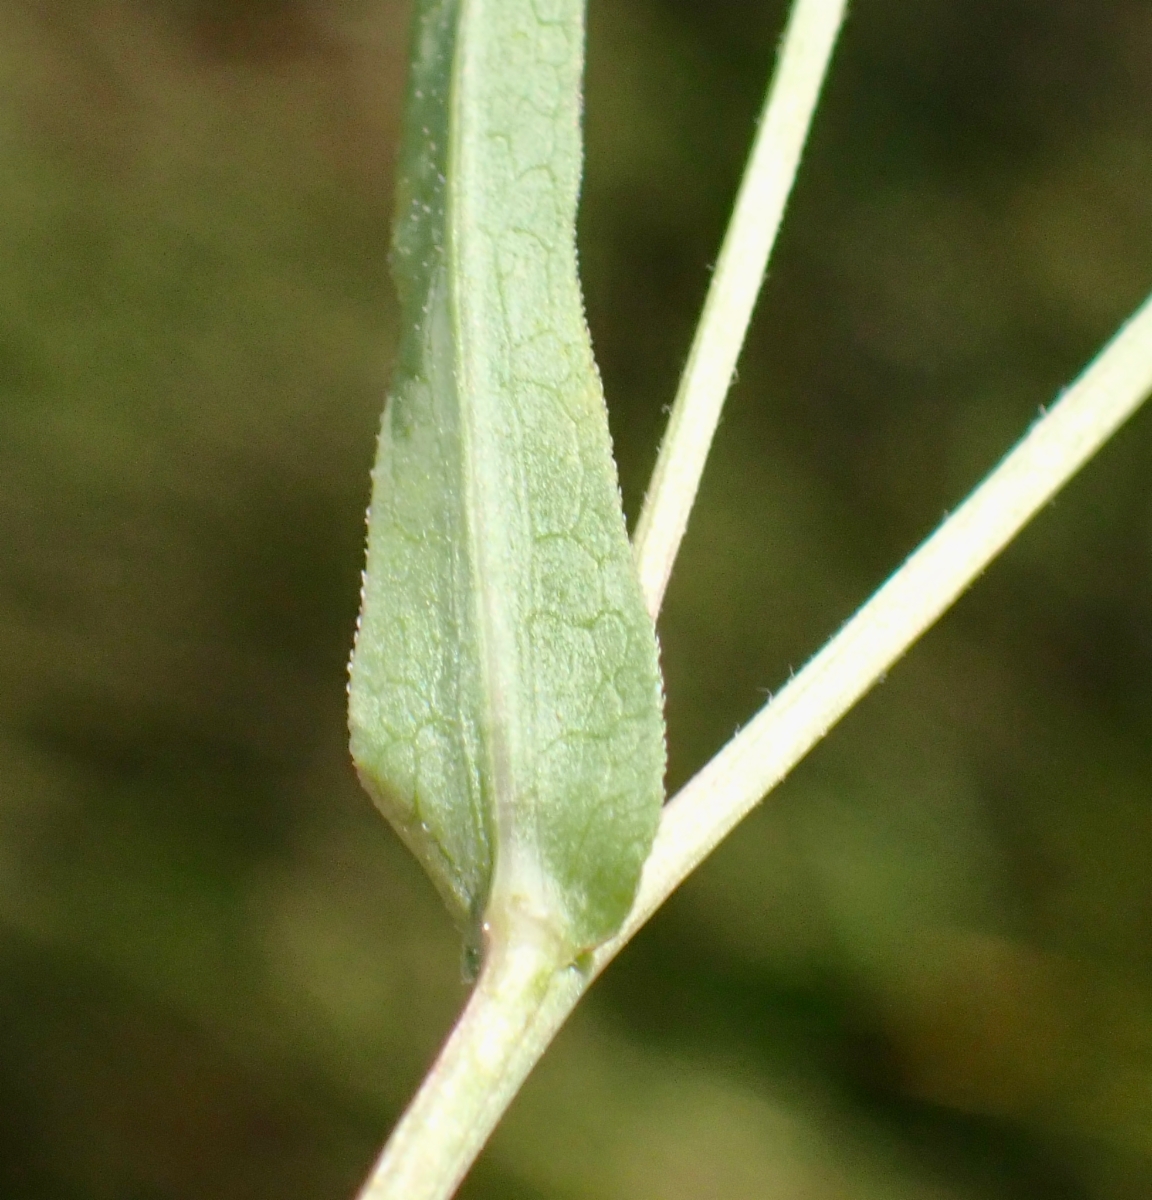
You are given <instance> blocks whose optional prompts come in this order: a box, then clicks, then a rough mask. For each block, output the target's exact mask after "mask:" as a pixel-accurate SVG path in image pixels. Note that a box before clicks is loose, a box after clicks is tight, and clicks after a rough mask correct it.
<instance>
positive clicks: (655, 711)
mask: <svg viewBox="0 0 1152 1200" xmlns="http://www.w3.org/2000/svg"><path fill="white" fill-rule="evenodd" d="M583 10H584V3H583V0H421V2H419V3H418V4H417V11H416V17H415V21H416V25H415V31H414V33H415V36H414V42H413V47H414V49H413V64H412V73H411V78H410V82H409V91H408V102H407V110H406V117H405V128H404V133H403V143H402V150H401V162H400V178H399V185H398V194H397V219H396V228H395V233H394V245H393V270H394V274H395V278H396V286H397V289H398V291H399V294H400V300H401V306H402V318H403V334H402V341H401V346H400V352H399V361H398V364H397V367H396V371H395V376H394V379H393V383H392V388H391V392H390V394H389V398H388V404H387V407H386V408H385V412H384V420H383V424H382V428H381V433H380V442H379V448H378V456H377V461H376V466H375V470H374V472H373V494H372V506H371V510H370V513H369V521H368V565H367V571H366V574H365V577H364V594H363V609H362V612H361V621H360V625H359V630H358V633H357V640H356V647H355V650H354V652H353V658H352V666H351V684H350V723H351V732H352V753H353V758H354V760H355V762H356V765H357V768H358V770H359V772H360V776H361V778H362V780H363V781H364V784H365V786H366V787H367V789H368V791H369V792H370V793H371V795H372V797H373V799H374V800H375V801H376V803H377V805H378V806H379V807H380V808H381V809H382V811H383V812H384V814H385V815H386V816H387V817H388V818H389V820H390V821H391V822H392V823H393V825H394V826H395V827H396V829H397V830H398V831H399V833H400V835H401V836H402V837H403V838H404V840H405V841H406V842H407V844H408V845H409V847H410V848H411V849H412V850H413V851H414V852H415V854H416V855H417V856H418V857H419V858H420V860H421V862H422V863H423V864H424V866H425V868H426V869H427V871H428V872H429V874H430V875H431V876H432V878H433V880H434V881H435V882H436V884H437V886H438V887H439V889H440V891H441V893H442V895H443V896H444V898H445V900H446V901H447V903H448V906H449V908H450V909H451V910H452V911H453V913H454V915H455V916H456V918H457V920H458V921H459V922H460V923H461V924H462V925H463V926H464V927H465V928H466V929H470V930H472V931H473V933H475V931H476V930H478V928H479V927H480V926H481V924H482V925H483V926H484V927H485V928H486V929H487V931H488V933H489V936H491V937H500V936H511V935H509V934H507V933H506V931H507V930H508V929H509V928H510V927H512V926H515V927H516V928H518V929H523V928H524V925H525V922H528V923H529V924H530V925H532V926H533V927H534V928H535V929H536V930H538V931H540V932H542V933H543V934H544V935H545V936H546V937H547V938H549V939H552V940H554V941H555V943H556V946H557V949H558V953H559V954H561V955H562V956H564V957H565V959H569V958H574V957H575V956H577V955H578V954H579V953H580V952H582V951H583V950H586V949H588V948H590V947H592V946H594V945H596V944H597V943H599V942H601V941H603V940H604V939H605V938H607V937H609V936H610V935H611V934H612V933H613V932H614V931H615V930H616V929H617V928H618V927H619V926H620V924H621V922H622V921H623V919H624V917H625V916H626V914H627V912H628V909H629V907H630V906H631V903H632V900H633V897H634V894H635V890H636V886H637V883H638V880H639V874H640V869H641V867H642V865H643V862H644V860H645V858H646V857H647V855H648V852H649V850H650V848H651V844H652V839H653V837H654V834H655V830H656V825H657V823H658V820H659V815H660V805H661V802H662V797H663V785H662V778H663V770H664V728H663V718H662V714H661V684H660V674H659V666H658V663H657V648H656V639H655V632H654V629H653V626H652V622H651V620H650V618H649V616H648V614H647V612H646V610H645V607H644V603H643V600H642V597H641V593H640V587H639V583H638V580H637V576H636V570H635V566H634V564H633V560H632V555H631V550H630V547H629V545H628V540H627V535H626V531H625V526H624V518H623V513H622V511H621V507H620V493H619V487H618V484H617V479H616V470H615V464H614V462H613V459H612V453H611V444H610V441H609V435H608V424H607V416H606V413H605V408H604V400H603V394H602V391H601V387H600V382H599V376H598V374H597V371H596V367H595V363H594V361H593V357H592V349H591V342H590V339H589V336H588V330H587V326H586V324H585V321H584V314H583V304H582V299H581V295H580V286H579V281H578V277H577V272H576V249H575V216H576V199H577V192H578V188H579V179H580V168H581V139H580V85H581V74H582V68H583V44H584V25H583V21H584V11H583Z"/></svg>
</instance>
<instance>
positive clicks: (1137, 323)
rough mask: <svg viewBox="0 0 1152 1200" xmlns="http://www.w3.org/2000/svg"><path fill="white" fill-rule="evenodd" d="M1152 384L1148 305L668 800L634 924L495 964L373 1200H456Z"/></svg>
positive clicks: (371, 1189)
mask: <svg viewBox="0 0 1152 1200" xmlns="http://www.w3.org/2000/svg"><path fill="white" fill-rule="evenodd" d="M1150 390H1152V297H1150V298H1149V299H1148V300H1147V301H1145V303H1144V305H1143V306H1142V307H1141V308H1140V309H1138V310H1137V312H1136V313H1135V315H1134V316H1133V317H1132V318H1131V320H1130V321H1129V322H1128V323H1127V324H1126V325H1125V326H1124V327H1123V328H1122V329H1121V330H1120V332H1119V333H1118V334H1117V335H1116V337H1115V338H1113V340H1112V341H1111V342H1110V343H1109V344H1108V345H1107V346H1106V347H1105V348H1104V349H1103V350H1102V351H1101V353H1100V355H1099V356H1098V357H1097V358H1096V360H1095V361H1094V362H1093V363H1092V364H1091V365H1090V366H1089V367H1088V369H1087V370H1086V371H1085V372H1084V373H1083V374H1082V375H1081V376H1080V378H1079V379H1078V380H1077V381H1076V383H1075V384H1073V385H1072V387H1071V388H1069V389H1068V391H1067V392H1066V393H1065V395H1064V396H1063V397H1062V398H1061V399H1060V400H1059V402H1058V403H1057V404H1056V405H1054V406H1053V407H1052V409H1051V410H1050V411H1049V412H1048V413H1047V414H1046V415H1044V416H1043V417H1041V418H1040V420H1038V421H1037V422H1036V424H1035V425H1033V427H1032V428H1031V429H1030V430H1029V432H1028V433H1027V434H1026V435H1025V437H1024V438H1023V439H1022V440H1021V442H1020V443H1019V444H1018V445H1017V446H1016V447H1015V449H1014V450H1012V451H1011V453H1009V454H1008V456H1007V457H1006V458H1005V459H1004V460H1003V461H1002V462H1001V463H1000V465H999V466H998V467H997V468H996V469H995V471H993V472H992V474H991V475H989V476H988V478H987V479H986V480H985V481H984V483H982V484H981V485H980V487H979V488H977V490H976V491H975V492H973V493H972V495H971V496H969V498H968V499H967V500H966V501H965V502H964V504H963V505H961V507H960V508H958V509H957V510H956V512H955V513H953V514H952V516H951V517H949V518H948V519H947V520H946V521H945V522H944V524H943V525H941V526H940V528H939V529H938V530H937V531H936V532H935V533H934V534H933V535H932V536H931V537H930V538H929V539H928V540H927V541H926V542H925V543H924V544H923V545H922V546H921V547H920V548H919V549H918V550H917V551H916V552H915V553H914V554H913V555H912V556H911V557H910V558H909V559H908V560H907V561H906V562H905V563H904V565H903V566H902V567H901V568H900V569H899V570H898V571H897V572H896V573H895V574H894V575H892V576H891V578H889V579H888V581H887V582H886V583H885V584H884V585H883V586H882V587H881V588H880V589H879V590H878V591H877V592H876V593H875V594H874V595H873V596H872V598H871V599H870V600H869V601H868V602H867V603H866V604H865V605H864V606H863V607H862V608H861V609H860V610H859V611H858V612H857V613H856V615H855V616H854V617H853V618H852V619H851V620H850V621H849V622H848V624H847V625H845V626H844V628H843V629H842V630H841V631H840V632H839V633H838V634H837V635H836V636H835V637H834V638H833V639H832V640H831V641H830V642H829V643H828V644H827V645H826V646H825V647H824V649H823V650H821V651H820V652H819V653H818V654H817V655H816V656H815V658H813V659H812V660H811V661H810V662H809V663H808V664H807V666H805V667H804V669H803V670H802V671H801V672H800V673H799V674H798V675H797V676H795V678H793V679H792V680H791V681H790V682H789V683H788V684H787V686H786V687H784V688H783V689H782V690H781V691H780V692H779V693H778V694H777V695H776V697H775V698H774V699H772V700H771V701H770V702H769V703H768V704H767V705H765V707H764V708H763V709H762V710H761V711H760V713H759V714H758V715H757V716H756V717H755V718H754V719H753V720H752V722H751V723H750V724H749V725H748V726H747V727H746V728H745V729H744V730H743V731H742V732H741V733H739V734H738V735H737V736H736V737H735V738H733V739H732V741H731V742H729V743H728V745H727V746H726V747H725V748H724V749H723V750H721V751H720V753H719V754H718V755H717V756H716V757H715V758H714V759H712V761H711V762H710V763H708V765H707V766H706V767H704V768H703V770H701V771H700V772H699V773H698V774H697V775H696V776H695V777H694V778H693V779H692V780H690V781H689V782H688V783H687V784H686V785H685V786H684V788H683V789H682V790H681V791H680V792H679V793H678V794H677V795H676V796H675V797H674V798H673V799H672V800H671V801H670V802H669V803H668V804H667V805H666V806H665V809H664V816H663V819H662V821H661V824H660V831H659V833H658V834H657V837H656V844H655V846H654V847H653V850H652V854H651V857H650V858H649V859H648V862H647V863H646V864H645V867H644V875H643V879H642V881H641V885H640V892H639V895H638V896H637V898H636V903H635V905H634V906H633V909H632V912H631V913H630V914H629V917H628V920H627V921H626V922H625V924H624V926H623V928H622V929H621V930H620V932H619V933H618V934H616V936H615V937H614V938H612V939H611V940H610V941H609V942H606V943H605V944H604V945H603V946H601V947H599V948H598V949H597V950H596V951H595V953H594V954H593V955H592V957H591V961H590V963H589V964H588V965H587V969H585V970H581V971H577V970H575V969H571V968H569V969H563V970H555V969H554V968H553V967H551V966H550V963H551V962H552V959H551V958H550V957H549V955H548V954H546V953H544V952H542V951H541V950H540V949H539V947H537V946H534V945H533V944H532V943H531V941H529V943H528V945H527V947H526V948H525V949H524V950H523V951H522V953H523V954H524V955H525V956H526V957H524V958H523V960H521V961H518V962H515V963H513V964H511V965H509V964H500V963H496V962H494V963H492V964H491V966H486V967H485V970H484V972H483V973H482V974H481V977H480V981H479V982H478V984H477V988H476V992H475V993H474V994H473V996H472V998H471V999H470V1001H469V1003H468V1006H467V1008H466V1009H465V1011H464V1015H463V1016H462V1017H461V1019H460V1023H459V1024H458V1025H457V1027H456V1029H455V1030H454V1031H453V1033H452V1036H451V1037H450V1038H449V1040H448V1042H447V1044H446V1045H445V1047H444V1050H443V1051H442V1052H441V1057H440V1059H439V1060H438V1061H437V1063H436V1065H435V1066H434V1067H433V1070H432V1072H431V1074H430V1075H429V1076H428V1079H427V1080H426V1081H425V1083H424V1085H423V1087H422V1088H421V1090H420V1092H419V1094H418V1095H417V1097H416V1099H415V1100H414V1101H413V1102H412V1105H411V1107H410V1108H409V1109H408V1111H407V1112H406V1113H405V1115H404V1117H403V1119H402V1121H401V1123H400V1125H399V1126H398V1128H397V1130H396V1132H395V1133H394V1134H393V1136H392V1139H391V1141H390V1142H389V1143H388V1145H387V1146H386V1147H385V1150H384V1154H383V1156H382V1157H381V1159H380V1162H379V1163H378V1164H377V1167H376V1169H375V1171H374V1172H373V1175H372V1179H371V1180H370V1181H369V1183H368V1185H367V1187H366V1188H365V1191H364V1192H363V1193H362V1196H361V1200H401V1198H403V1200H447V1198H448V1197H449V1196H451V1195H452V1192H453V1191H454V1189H455V1188H456V1186H457V1185H458V1183H459V1181H460V1180H461V1179H462V1178H463V1176H464V1173H465V1172H466V1171H467V1169H468V1166H469V1165H470V1163H471V1162H472V1160H473V1158H474V1157H475V1156H476V1154H478V1153H479V1151H480V1148H481V1147H482V1146H483V1144H484V1141H485V1140H486V1139H487V1137H488V1135H489V1134H490V1133H491V1131H492V1129H493V1128H494V1127H495V1125H496V1123H497V1121H498V1120H499V1119H500V1116H501V1115H502V1113H503V1112H504V1110H505V1109H506V1108H507V1106H508V1104H509V1103H510V1102H511V1100H512V1098H513V1096H514V1095H515V1094H516V1092H517V1090H518V1089H519V1087H520V1085H521V1083H522V1082H523V1081H524V1079H525V1078H526V1076H527V1075H528V1072H529V1071H530V1070H531V1069H532V1067H533V1065H534V1064H535V1063H536V1062H537V1060H538V1059H539V1058H540V1056H541V1055H542V1054H543V1053H544V1051H545V1049H546V1048H547V1046H548V1044H549V1043H550V1042H551V1041H552V1038H553V1037H555V1035H556V1033H557V1031H558V1030H559V1029H560V1028H561V1026H562V1025H563V1024H564V1021H565V1020H566V1019H567V1017H568V1014H569V1013H570V1012H571V1011H572V1009H573V1008H574V1007H575V1006H576V1003H577V1001H578V1000H579V999H580V997H581V996H582V995H583V993H584V991H585V990H586V989H587V987H588V985H589V984H590V983H591V981H592V980H593V979H594V978H595V977H596V976H597V975H598V974H599V973H600V971H602V970H603V969H604V968H605V967H606V966H607V965H608V963H609V962H610V961H611V960H612V959H613V958H614V957H615V956H616V955H617V954H618V953H619V952H620V950H621V949H622V948H623V947H624V946H625V945H626V944H627V943H628V942H629V941H630V940H631V939H632V937H634V936H635V934H636V932H637V930H639V929H640V927H641V926H642V925H643V924H644V923H645V922H646V921H647V920H648V918H649V917H650V916H651V915H652V914H653V913H654V912H655V911H656V909H657V908H659V906H660V905H661V904H662V903H663V902H664V901H665V900H666V899H667V898H668V896H669V895H670V894H671V892H672V891H673V890H674V889H675V888H676V887H677V886H678V885H679V884H680V883H681V882H682V881H683V880H684V879H685V877H686V876H688V875H689V874H690V873H691V872H692V871H693V870H694V869H695V867H696V866H698V865H699V863H700V862H701V860H703V859H704V858H705V857H706V856H707V855H708V854H709V853H710V852H711V851H712V850H713V849H714V848H715V847H716V845H717V844H718V843H719V842H720V841H721V840H722V839H723V838H724V836H725V835H726V834H728V833H729V832H730V831H731V830H732V829H733V828H734V827H735V825H736V824H738V823H739V821H740V820H741V819H742V818H743V817H745V816H747V814H748V813H749V812H750V811H751V809H752V808H753V807H755V805H756V804H757V803H759V801H760V800H762V799H763V797H764V796H765V795H766V793H767V792H768V791H769V790H770V789H771V788H773V787H774V786H775V785H776V784H777V783H779V782H780V780H781V779H783V778H784V776H785V775H787V774H788V772H789V771H790V770H791V769H792V768H793V767H794V766H795V765H796V764H797V763H798V762H799V761H800V759H802V758H803V757H804V755H805V754H807V752H808V751H809V750H810V749H811V748H812V746H813V745H815V743H816V742H818V741H819V740H820V739H821V738H822V737H823V736H824V735H825V734H826V733H827V732H828V730H829V729H830V728H831V727H832V726H833V725H834V724H835V723H836V722H837V721H838V720H839V719H840V717H842V716H843V715H844V713H845V712H847V711H848V709H849V708H851V706H852V705H853V704H854V703H855V702H856V701H857V700H858V699H860V697H861V696H863V695H864V693H865V692H867V691H868V690H869V688H871V687H872V686H873V685H874V684H875V683H876V682H877V680H879V679H880V678H882V677H883V676H884V674H885V673H886V672H887V671H888V670H889V669H890V668H891V666H892V665H893V664H894V663H895V662H896V660H897V659H899V658H900V656H901V655H902V654H903V653H904V652H905V650H907V649H908V647H909V646H910V645H911V644H912V643H913V642H914V641H916V639H917V638H918V637H919V636H920V635H921V634H922V633H923V632H924V631H925V630H926V629H927V628H928V627H929V626H930V625H931V624H932V623H933V622H934V621H935V620H936V619H937V618H938V617H939V616H940V615H941V614H942V613H943V612H944V611H945V610H946V609H947V608H948V607H949V606H950V605H951V604H952V603H953V601H955V600H956V598H957V597H958V596H959V595H960V594H961V592H963V591H964V589H965V588H967V587H968V585H969V584H970V583H971V582H972V581H973V580H974V579H975V578H976V577H977V576H978V575H979V574H980V573H981V572H982V571H983V570H984V569H985V567H987V566H988V564H989V563H990V562H991V561H992V559H993V558H995V556H996V555H997V554H998V553H999V552H1000V551H1001V550H1002V549H1003V548H1004V546H1005V545H1006V544H1007V543H1008V542H1009V541H1010V540H1011V539H1012V538H1013V537H1014V536H1015V534H1016V533H1018V532H1019V530H1020V529H1021V527H1022V526H1023V525H1024V524H1025V523H1026V522H1027V521H1028V520H1029V519H1030V518H1031V517H1032V516H1034V515H1035V513H1036V512H1037V511H1038V510H1039V509H1040V508H1041V507H1043V506H1044V505H1045V504H1046V503H1047V502H1048V501H1049V500H1050V499H1051V498H1052V496H1053V495H1054V494H1055V493H1056V492H1057V491H1058V490H1059V489H1060V488H1061V487H1062V486H1063V485H1064V484H1065V483H1066V482H1067V481H1068V480H1069V479H1070V478H1071V476H1072V475H1074V474H1075V473H1076V471H1077V470H1079V468H1080V467H1081V466H1083V464H1084V463H1085V462H1086V461H1087V460H1088V459H1089V458H1090V457H1091V456H1092V455H1093V454H1094V453H1095V452H1096V450H1098V449H1099V447H1100V446H1101V445H1102V444H1103V443H1104V442H1105V441H1106V440H1107V439H1108V437H1109V436H1110V435H1111V434H1112V433H1113V432H1114V431H1115V430H1116V429H1117V428H1118V427H1119V425H1120V424H1121V423H1122V422H1123V421H1125V420H1126V419H1127V418H1128V417H1129V416H1131V414H1132V413H1133V412H1134V411H1135V410H1136V408H1138V407H1139V405H1140V404H1141V402H1142V401H1143V400H1144V398H1145V396H1147V394H1148V392H1149V391H1150Z"/></svg>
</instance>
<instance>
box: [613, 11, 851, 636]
mask: <svg viewBox="0 0 1152 1200" xmlns="http://www.w3.org/2000/svg"><path fill="white" fill-rule="evenodd" d="M846 7H847V0H796V3H795V5H794V7H793V9H792V14H791V16H790V17H789V20H788V27H787V29H786V30H785V32H784V39H783V43H782V46H781V49H780V58H779V62H778V65H777V67H776V71H775V73H774V75H773V79H772V86H771V88H770V89H769V91H768V96H767V99H766V100H765V103H764V112H763V114H762V116H761V119H760V126H759V129H758V131H757V134H756V140H755V142H754V143H753V146H752V153H751V155H750V157H749V159H748V165H747V167H746V168H745V171H744V178H743V181H742V182H741V184H740V190H739V193H738V194H737V197H736V205H735V207H734V209H733V211H732V218H731V221H730V222H729V225H728V231H727V233H726V234H725V235H724V244H723V246H722V247H721V250H720V257H719V258H718V259H717V261H716V270H715V272H714V274H713V276H712V283H711V285H710V286H709V289H708V296H707V299H706V300H705V302H704V311H703V314H702V315H701V318H700V324H699V326H698V327H697V329H696V336H695V338H694V339H693V342H692V348H691V350H690V351H689V352H688V361H687V363H686V364H685V367H684V374H683V376H682V377H681V380H680V388H679V391H678V392H677V395H676V400H675V403H674V404H673V406H672V415H671V416H670V418H669V420H668V429H667V432H666V433H665V435H664V441H663V443H662V444H661V446H660V454H659V456H658V458H657V460H656V468H655V470H654V471H653V473H652V482H651V483H650V484H649V487H648V494H647V496H646V497H645V498H644V507H643V509H642V511H641V513H640V519H639V521H638V522H637V523H636V533H635V536H634V538H633V547H634V551H635V554H636V565H637V568H638V570H639V572H640V585H641V587H642V588H643V591H644V596H645V599H646V601H647V603H648V611H649V612H650V613H651V614H652V616H653V618H655V616H656V614H657V613H658V612H659V611H660V605H661V602H662V601H663V598H664V590H665V588H666V587H667V586H668V576H669V575H670V574H671V572H672V563H673V561H674V560H675V558H676V552H677V550H678V549H679V548H680V542H681V540H682V539H683V537H684V531H685V529H686V528H687V527H688V514H689V512H690V511H691V509H692V505H693V502H694V501H695V499H696V491H697V488H698V487H699V486H700V476H701V474H702V473H703V471H704V462H705V460H706V459H707V457H708V451H709V448H710V447H711V445H712V436H713V434H714V433H715V432H716V426H717V424H718V422H719V420H720V410H721V408H722V407H723V405H724V398H725V396H726V395H727V394H728V389H729V387H730V386H731V383H732V377H733V374H734V373H735V370H736V360H737V358H738V357H739V355H740V348H741V346H742V345H743V344H744V336H745V333H746V332H747V329H748V323H749V321H750V320H751V319H752V309H753V307H754V306H755V304H756V297H757V295H758V294H759V291H760V285H761V283H762V281H763V279H764V272H765V270H766V269H767V266H768V257H769V255H770V254H771V252H772V246H773V244H774V243H775V241H776V234H777V232H778V231H779V229H780V222H781V220H782V219H783V216H784V206H785V204H786V203H787V201H788V194H789V192H791V190H792V183H793V181H794V180H795V178H796V171H797V168H798V167H799V165H800V153H801V151H802V150H803V148H804V142H805V140H806V139H807V137H808V129H809V126H810V125H811V123H812V114H813V112H814V111H815V108H816V101H817V98H818V97H819V94H820V87H821V85H822V84H823V82H824V76H825V74H826V73H827V70H828V63H829V60H830V59H831V57H832V49H833V47H834V46H835V44H836V36H837V34H838V33H839V31H840V26H841V24H842V23H843V20H844V11H845V9H846Z"/></svg>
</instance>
